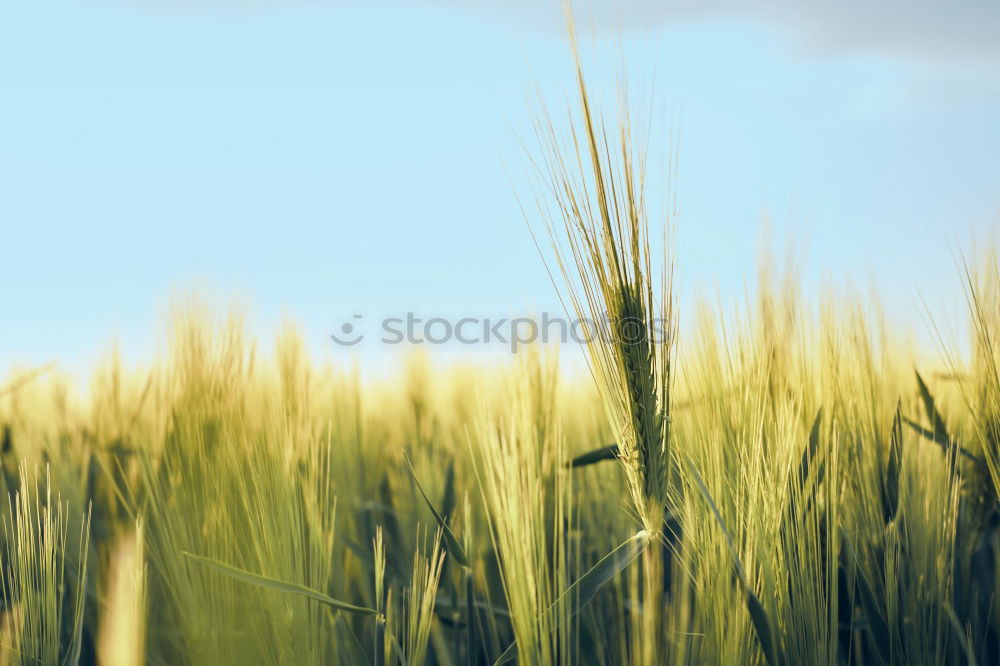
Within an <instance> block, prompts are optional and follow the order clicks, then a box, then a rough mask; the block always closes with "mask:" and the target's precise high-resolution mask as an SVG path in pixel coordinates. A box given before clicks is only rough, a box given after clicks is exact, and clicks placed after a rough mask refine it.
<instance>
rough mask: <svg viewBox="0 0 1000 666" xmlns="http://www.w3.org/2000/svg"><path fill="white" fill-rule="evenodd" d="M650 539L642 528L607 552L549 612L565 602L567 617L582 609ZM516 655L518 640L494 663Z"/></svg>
mask: <svg viewBox="0 0 1000 666" xmlns="http://www.w3.org/2000/svg"><path fill="white" fill-rule="evenodd" d="M650 539H651V536H650V533H649V532H647V531H646V530H640V531H638V532H636V533H635V534H633V535H632V536H630V537H629V538H628V539H626V540H625V541H624V542H622V543H621V544H620V545H619V546H618V547H617V548H615V549H614V550H612V551H611V552H610V553H608V554H607V555H605V556H604V557H602V558H601V559H600V561H598V562H597V564H595V565H594V566H592V567H591V568H590V570H589V571H587V573H585V574H583V575H582V576H580V577H579V578H577V579H576V580H575V581H574V582H573V584H572V585H570V586H569V587H567V588H566V589H565V590H564V591H563V593H562V594H561V595H559V598H558V599H556V600H555V601H554V602H553V603H552V605H551V606H549V608H548V610H546V611H545V612H546V614H548V615H554V614H557V613H561V612H562V611H563V610H564V606H565V604H567V603H568V604H570V607H569V609H568V611H569V612H568V614H567V615H568V617H574V616H575V615H576V614H577V613H579V612H580V611H581V610H583V608H584V607H586V605H587V604H588V603H590V602H591V600H592V599H593V598H594V597H595V596H597V593H598V592H599V591H600V590H601V588H602V587H604V586H605V585H607V584H608V583H609V582H611V581H612V580H614V578H615V576H617V575H618V574H619V573H621V572H622V571H623V570H624V569H625V567H627V566H628V565H630V564H632V562H635V560H636V559H637V558H638V557H639V556H640V555H641V554H642V553H643V551H644V550H646V546H647V545H648V544H649V542H650ZM516 657H517V643H516V642H515V643H512V644H511V645H510V647H508V648H507V649H506V650H504V652H503V654H501V655H500V657H499V658H498V659H497V660H496V662H494V666H499V665H500V664H506V663H509V662H511V661H513V660H514V659H515V658H516Z"/></svg>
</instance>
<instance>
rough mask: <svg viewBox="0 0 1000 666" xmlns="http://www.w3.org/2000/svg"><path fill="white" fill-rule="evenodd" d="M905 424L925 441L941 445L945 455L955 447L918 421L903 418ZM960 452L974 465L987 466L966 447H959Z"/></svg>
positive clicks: (952, 443)
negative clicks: (949, 449) (951, 447)
mask: <svg viewBox="0 0 1000 666" xmlns="http://www.w3.org/2000/svg"><path fill="white" fill-rule="evenodd" d="M903 423H905V424H906V425H908V426H910V428H912V429H913V431H914V432H916V433H917V434H918V435H920V436H921V437H923V438H924V439H926V440H928V441H931V442H934V443H935V444H937V445H939V446H940V447H941V448H942V449H944V451H945V453H947V452H948V448H949V447H950V446H955V443H954V442H952V441H950V440H948V439H941V438H938V437H937V436H936V435H935V434H934V433H933V432H932V431H930V430H928V429H927V428H925V427H923V426H922V425H920V424H919V423H917V422H916V421H914V420H912V419H909V418H907V417H905V416H904V417H903ZM958 452H959V453H960V454H962V456H964V457H965V458H966V459H968V460H971V461H972V462H974V463H977V464H979V465H985V464H986V461H985V460H983V459H982V458H980V457H979V456H977V455H976V454H974V453H971V452H970V451H968V450H967V449H965V448H964V447H961V446H959V447H958Z"/></svg>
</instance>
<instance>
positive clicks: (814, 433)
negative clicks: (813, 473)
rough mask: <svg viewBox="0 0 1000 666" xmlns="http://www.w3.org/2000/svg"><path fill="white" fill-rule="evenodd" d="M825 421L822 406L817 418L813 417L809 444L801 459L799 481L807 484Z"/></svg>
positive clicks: (803, 484)
mask: <svg viewBox="0 0 1000 666" xmlns="http://www.w3.org/2000/svg"><path fill="white" fill-rule="evenodd" d="M822 421H823V408H822V407H820V408H819V411H817V412H816V418H815V419H813V424H812V428H810V429H809V446H807V447H806V450H805V451H803V452H802V458H801V460H800V461H799V483H800V484H801V485H802V486H805V484H806V481H807V480H808V478H809V470H810V468H811V467H812V461H813V459H814V458H815V457H816V453H817V452H818V451H819V427H820V424H821V423H822Z"/></svg>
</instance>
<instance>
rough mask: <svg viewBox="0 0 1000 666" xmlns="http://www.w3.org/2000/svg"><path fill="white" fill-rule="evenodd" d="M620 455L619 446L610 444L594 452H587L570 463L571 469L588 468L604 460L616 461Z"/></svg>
mask: <svg viewBox="0 0 1000 666" xmlns="http://www.w3.org/2000/svg"><path fill="white" fill-rule="evenodd" d="M618 455H619V450H618V445H617V444H609V445H608V446H602V447H601V448H599V449H594V450H593V451H587V452H586V453H582V454H580V455H578V456H577V457H575V458H573V459H572V460H570V461H569V466H570V467H574V468H575V467H586V466H587V465H593V464H594V463H599V462H601V461H602V460H614V459H615V458H617V457H618Z"/></svg>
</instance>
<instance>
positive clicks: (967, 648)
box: [944, 603, 976, 666]
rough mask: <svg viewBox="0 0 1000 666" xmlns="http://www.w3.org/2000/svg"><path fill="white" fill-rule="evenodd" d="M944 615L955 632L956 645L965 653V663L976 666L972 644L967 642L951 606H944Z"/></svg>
mask: <svg viewBox="0 0 1000 666" xmlns="http://www.w3.org/2000/svg"><path fill="white" fill-rule="evenodd" d="M944 613H945V615H947V616H948V623H949V624H951V627H952V629H954V630H955V637H956V638H958V644H959V645H961V646H962V652H964V653H965V661H966V663H968V664H969V666H976V657H975V655H974V654H973V652H972V642H971V641H970V640H969V635H968V634H967V633H965V630H964V629H962V623H961V622H959V621H958V616H957V615H955V611H954V609H952V607H951V604H949V603H945V604H944Z"/></svg>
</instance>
